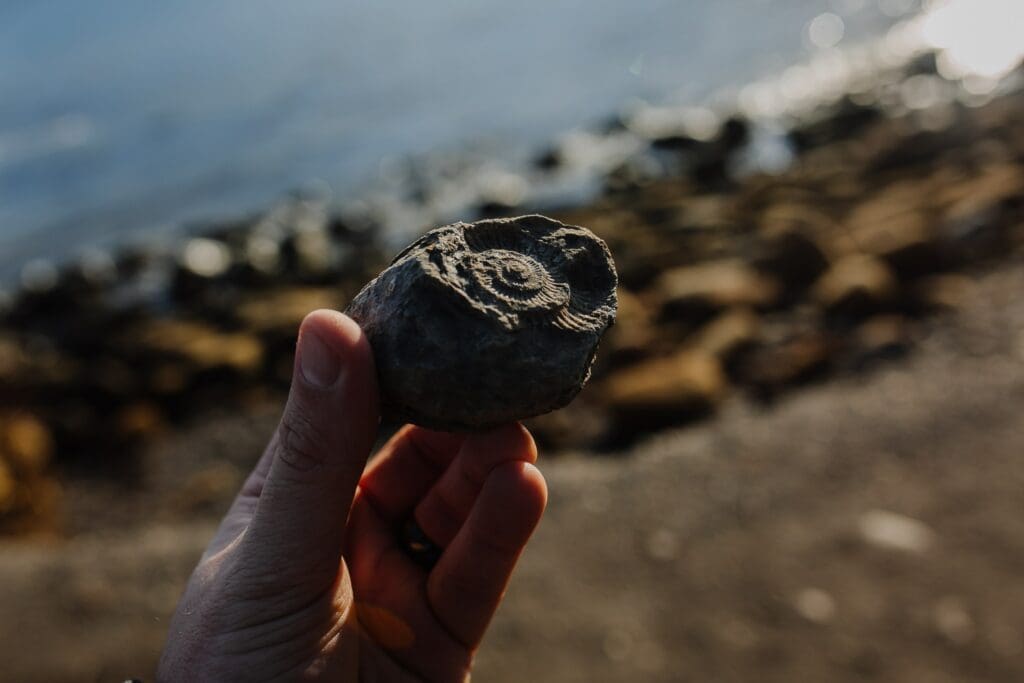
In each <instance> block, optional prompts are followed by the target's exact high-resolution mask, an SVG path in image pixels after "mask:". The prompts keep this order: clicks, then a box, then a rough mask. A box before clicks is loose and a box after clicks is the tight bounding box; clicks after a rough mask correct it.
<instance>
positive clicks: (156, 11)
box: [0, 0, 900, 276]
mask: <svg viewBox="0 0 1024 683" xmlns="http://www.w3.org/2000/svg"><path fill="white" fill-rule="evenodd" d="M883 4H884V6H883V7H882V8H881V9H879V6H878V5H877V4H876V3H874V2H866V1H864V0H829V1H826V0H787V1H786V2H775V1H773V0H744V1H742V2H739V1H736V2H731V1H730V2H706V1H704V0H633V1H632V2H628V3H626V2H604V1H603V0H564V1H562V2H557V3H552V2H548V1H547V0H522V1H521V2H517V3H506V2H500V0H479V1H474V2H454V3H443V4H442V5H437V4H436V3H422V2H417V1H414V0H388V1H387V2H380V3H363V2H356V1H355V0H307V1H306V2H303V3H277V2H272V0H247V1H246V2H239V1H238V0H233V1H228V2H222V3H221V2H217V3H210V2H206V1H205V0H180V1H179V2H175V3H173V4H164V5H160V4H155V5H154V4H151V3H137V2H134V1H133V0H96V2H90V3H78V2H73V1H72V0H60V1H56V2H47V3H32V2H19V3H3V2H0V276H2V275H3V271H4V269H5V264H4V260H7V261H8V263H7V264H6V267H7V269H8V272H10V265H11V264H10V262H11V261H17V262H23V261H24V260H25V259H26V258H28V257H29V256H32V255H44V254H45V255H52V254H54V253H56V252H59V251H60V250H62V249H74V248H75V247H76V246H77V245H78V244H82V243H87V242H94V241H96V240H98V239H106V240H108V241H109V240H114V239H121V238H123V237H124V236H125V235H128V234H138V233H139V232H140V231H148V232H152V233H155V232H157V231H158V230H160V229H163V228H162V227H161V226H166V225H169V224H177V223H179V222H180V221H182V220H185V219H190V218H203V217H216V216H217V215H224V214H233V213H235V212H238V211H246V210H252V209H256V208H261V207H263V206H265V205H266V204H267V203H269V202H273V201H274V200H275V199H276V198H278V197H280V195H281V194H282V193H284V192H286V191H288V190H290V189H294V188H296V187H306V186H308V185H310V184H313V185H316V186H317V187H320V188H324V187H327V188H330V189H331V190H332V191H333V192H334V193H335V194H338V193H341V194H350V193H351V192H352V191H353V190H354V188H355V187H356V186H357V183H358V182H360V181H361V180H365V179H367V177H368V176H369V175H371V174H372V173H373V172H375V171H377V170H378V169H379V170H380V174H381V175H382V176H384V175H387V173H388V169H390V168H393V167H394V165H395V164H394V163H393V160H394V159H396V158H401V157H402V156H403V155H406V154H421V153H423V152H426V151H430V150H435V149H438V148H442V149H445V148H447V149H450V148H453V147H457V146H459V145H460V144H462V143H464V142H465V141H467V140H481V139H483V140H497V141H499V142H498V143H496V144H491V146H490V149H491V154H492V156H493V157H495V158H499V159H502V160H503V161H508V160H509V159H510V157H514V156H515V155H516V154H519V155H522V156H526V154H528V152H529V150H530V148H531V147H532V146H534V145H537V144H539V143H541V142H543V141H545V140H547V139H550V138H551V137H553V136H555V135H557V134H558V133H561V132H563V131H565V130H567V129H570V128H572V127H574V126H578V125H585V124H589V123H592V122H594V121H597V120H600V119H601V118H602V117H604V116H606V115H607V114H609V113H611V112H612V111H613V110H614V109H615V108H616V107H618V106H620V105H621V104H622V103H623V102H626V101H628V100H630V99H632V98H641V99H645V100H652V101H676V102H679V103H690V104H693V103H697V102H700V101H701V100H702V99H704V98H705V97H707V96H708V95H709V94H710V93H711V92H712V91H714V90H715V89H716V88H718V87H720V86H722V85H724V84H730V83H732V84H739V83H743V82H746V81H749V80H750V79H752V78H756V77H759V76H763V75H767V74H769V73H772V72H775V71H777V70H779V69H781V68H783V67H785V66H786V65H787V64H788V63H792V62H793V61H794V60H797V59H799V58H800V57H801V55H802V54H803V51H804V50H806V49H813V48H814V46H815V45H819V46H821V45H829V44H836V43H840V44H846V43H848V42H850V41H853V40H857V39H860V38H862V37H863V36H865V35H871V34H875V33H877V32H878V31H879V30H883V29H884V27H885V26H886V25H887V24H888V23H890V22H891V21H892V20H891V19H890V18H889V17H888V16H886V14H887V13H891V12H893V11H895V12H899V11H900V7H898V6H895V5H892V0H888V2H887V3H883ZM890 5H892V6H890ZM819 15H821V16H819ZM815 17H818V18H817V19H815ZM810 22H813V24H812V25H811V26H808V24H809V23H810ZM489 144H490V143H489ZM505 191H506V192H512V193H514V192H515V191H516V188H515V187H512V188H507V189H506V190H505ZM16 238H22V239H16ZM26 240H28V241H31V242H33V243H34V246H33V247H32V248H31V249H29V248H27V247H25V243H26Z"/></svg>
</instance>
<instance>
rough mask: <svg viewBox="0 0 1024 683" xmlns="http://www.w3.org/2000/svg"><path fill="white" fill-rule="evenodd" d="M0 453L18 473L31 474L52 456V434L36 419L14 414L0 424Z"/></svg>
mask: <svg viewBox="0 0 1024 683" xmlns="http://www.w3.org/2000/svg"><path fill="white" fill-rule="evenodd" d="M0 452H3V453H5V454H6V456H7V460H8V461H9V462H10V464H11V465H12V466H13V467H14V468H15V469H16V470H17V471H18V472H21V473H23V475H35V474H38V473H40V472H42V471H43V470H44V469H45V468H46V465H47V464H48V463H49V462H50V458H51V457H52V456H53V437H52V436H51V435H50V430H49V429H47V428H46V425H45V424H43V422H42V421H41V420H39V418H37V417H35V416H34V415H30V414H28V413H17V414H15V415H12V416H11V417H9V418H8V419H7V420H6V421H5V423H3V424H2V425H0Z"/></svg>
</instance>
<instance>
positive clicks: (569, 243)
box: [347, 215, 617, 431]
mask: <svg viewBox="0 0 1024 683" xmlns="http://www.w3.org/2000/svg"><path fill="white" fill-rule="evenodd" d="M616 284H617V276H616V273H615V266H614V264H613V262H612V258H611V254H610V252H609V251H608V247H607V246H606V245H605V244H604V242H602V241H601V240H599V239H598V238H597V237H595V236H594V234H593V233H591V232H590V231H589V230H586V229H585V228H579V227H574V226H567V225H563V224H562V223H559V222H557V221H554V220H551V219H550V218H545V217H544V216H536V215H534V216H522V217H519V218H508V219H498V220H484V221H479V222H477V223H455V224H452V225H446V226H444V227H441V228H437V229H436V230H432V231H430V232H429V233H427V234H426V235H424V236H423V237H421V238H420V239H419V240H417V241H416V242H414V243H413V244H411V245H410V246H409V247H407V248H406V249H405V250H404V251H403V252H402V253H400V254H399V255H398V256H397V257H396V258H395V260H394V261H393V262H392V263H391V265H390V266H389V267H388V268H387V269H386V270H384V272H382V273H381V274H380V275H379V276H378V277H377V278H376V279H374V280H373V281H372V282H370V283H369V284H368V285H367V286H366V287H364V288H363V290H362V291H361V292H359V294H358V295H356V297H355V299H354V300H353V301H352V303H351V304H350V305H349V308H348V310H347V313H348V315H350V316H351V317H352V318H353V319H355V320H356V322H358V323H359V325H360V326H361V327H362V328H363V331H364V332H365V333H366V335H367V337H368V339H369V341H370V345H371V346H372V347H373V351H374V357H375V359H376V363H377V373H378V378H379V382H380V392H381V403H382V408H383V410H384V411H385V414H386V415H388V416H390V417H394V418H397V419H400V420H403V421H407V422H412V423H414V424H419V425H422V426H425V427H428V428H433V429H440V430H447V431H478V430H484V429H488V428H490V427H494V426H497V425H500V424H504V423H507V422H510V421H513V420H518V419H522V418H525V417H531V416H534V415H540V414H542V413H546V412H549V411H551V410H555V409H556V408H560V407H562V406H564V405H566V404H567V403H569V401H571V400H572V399H573V397H575V396H576V394H577V393H578V392H579V391H580V389H581V388H582V387H583V384H584V383H585V382H586V381H587V379H588V378H589V376H590V365H591V362H592V361H593V359H594V354H595V353H596V351H597V344H598V341H600V339H601V335H602V334H603V333H604V331H605V330H607V329H608V327H609V326H611V324H612V323H613V322H614V319H615V312H616V295H615V288H616Z"/></svg>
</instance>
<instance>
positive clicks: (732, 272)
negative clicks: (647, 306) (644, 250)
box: [654, 260, 780, 315]
mask: <svg viewBox="0 0 1024 683" xmlns="http://www.w3.org/2000/svg"><path fill="white" fill-rule="evenodd" d="M654 291H655V293H656V296H657V297H658V299H659V301H660V302H661V305H662V309H663V311H664V312H666V313H668V314H669V315H680V314H682V315H687V314H700V313H704V314H706V313H707V312H711V311H715V310H718V309H721V308H726V307H730V306H749V307H752V308H762V307H767V306H770V305H771V304H773V303H775V302H776V301H777V299H778V297H779V294H780V287H779V284H778V283H777V282H776V281H775V280H774V279H773V278H770V277H767V276H765V275H762V274H761V273H758V272H757V271H756V270H754V269H753V268H751V267H750V266H748V265H746V264H745V263H743V262H742V261H739V260H723V261H711V262H706V263H699V264H696V265H692V266H683V267H680V268H674V269H672V270H669V271H667V272H665V273H663V274H662V275H661V277H659V278H658V280H657V282H656V284H655V288H654Z"/></svg>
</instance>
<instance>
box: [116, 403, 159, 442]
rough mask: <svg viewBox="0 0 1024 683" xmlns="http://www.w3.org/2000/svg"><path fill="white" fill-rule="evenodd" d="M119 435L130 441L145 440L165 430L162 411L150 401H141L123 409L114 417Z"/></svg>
mask: <svg viewBox="0 0 1024 683" xmlns="http://www.w3.org/2000/svg"><path fill="white" fill-rule="evenodd" d="M114 424H115V426H116V429H117V431H118V433H119V434H120V435H121V436H123V437H125V438H127V439H130V440H134V439H145V438H148V437H151V436H153V435H154V434H157V433H158V432H160V431H161V430H162V429H163V428H164V419H163V415H161V413H160V409H159V408H158V407H157V406H156V405H155V404H154V403H151V402H149V401H139V402H137V403H133V404H131V405H128V406H125V407H124V408H121V409H120V410H119V411H118V412H117V415H116V416H115V417H114Z"/></svg>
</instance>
